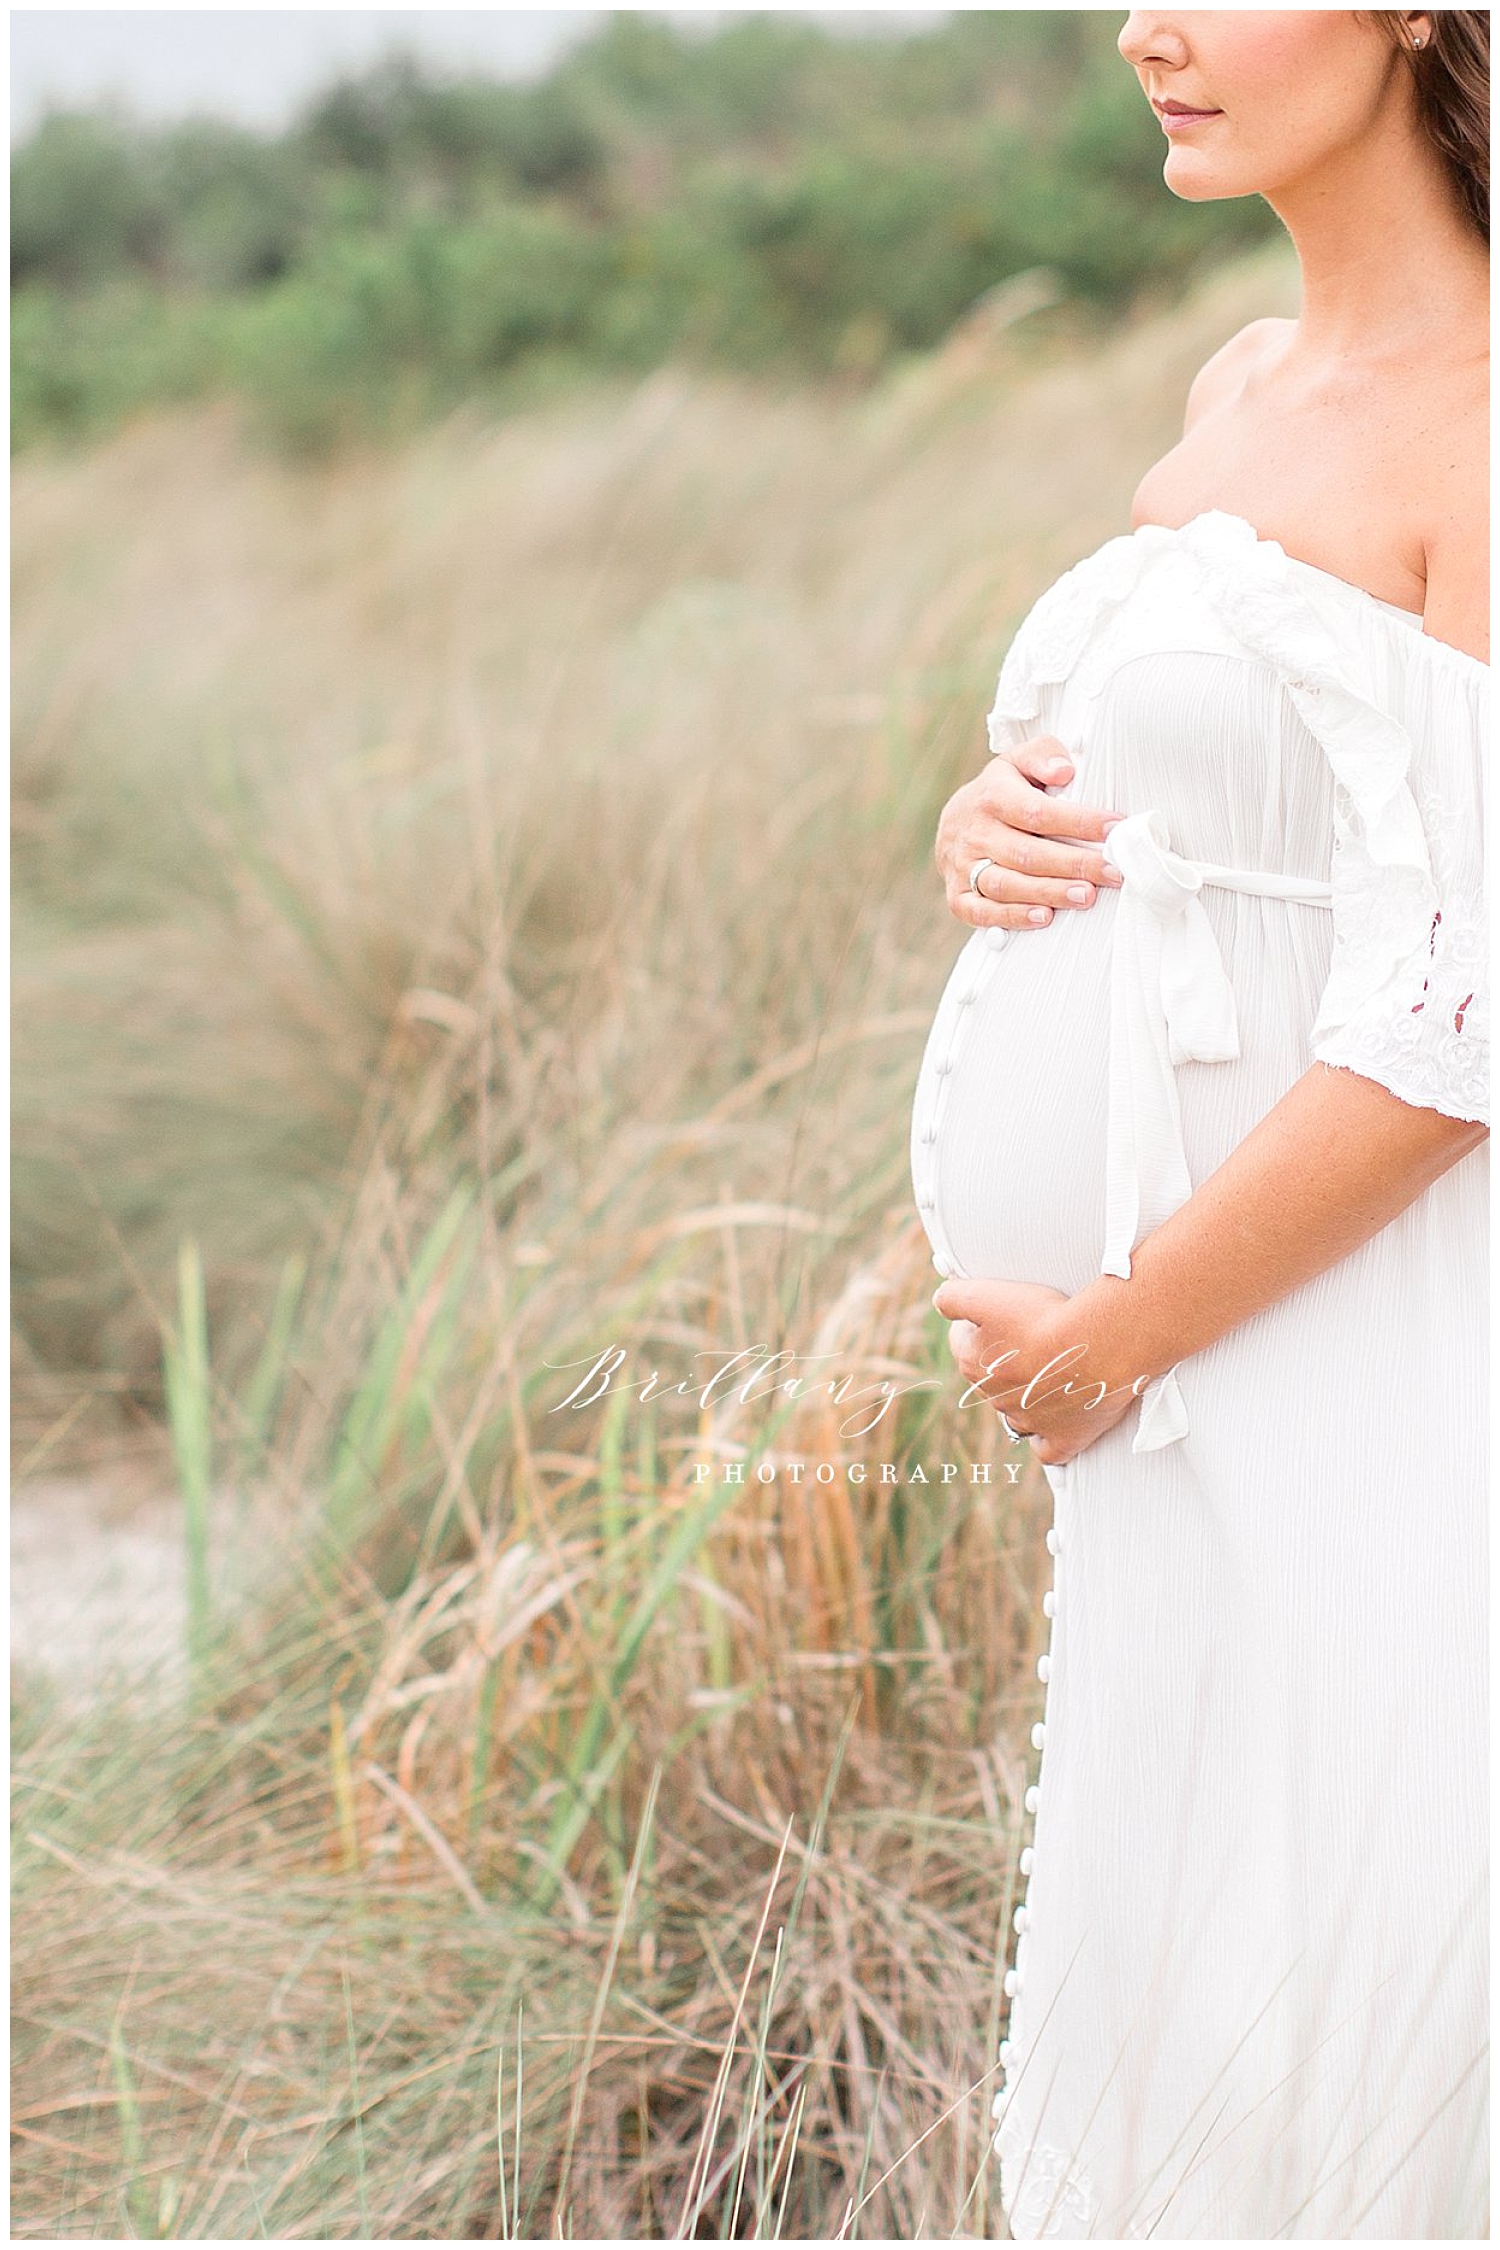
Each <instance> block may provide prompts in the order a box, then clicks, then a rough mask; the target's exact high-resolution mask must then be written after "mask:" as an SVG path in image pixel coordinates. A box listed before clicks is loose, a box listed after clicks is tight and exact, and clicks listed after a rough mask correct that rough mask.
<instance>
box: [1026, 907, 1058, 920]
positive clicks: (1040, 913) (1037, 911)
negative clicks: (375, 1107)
mask: <svg viewBox="0 0 1500 2250" xmlns="http://www.w3.org/2000/svg"><path fill="white" fill-rule="evenodd" d="M1026 919H1027V921H1028V922H1050V921H1051V919H1052V909H1051V907H1050V906H1033V907H1031V908H1030V909H1029V910H1028V912H1027V915H1026Z"/></svg>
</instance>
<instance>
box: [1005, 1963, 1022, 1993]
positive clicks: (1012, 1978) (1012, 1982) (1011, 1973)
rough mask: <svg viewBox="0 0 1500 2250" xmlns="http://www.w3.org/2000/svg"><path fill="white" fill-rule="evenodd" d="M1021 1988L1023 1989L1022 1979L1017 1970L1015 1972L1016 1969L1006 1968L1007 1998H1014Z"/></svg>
mask: <svg viewBox="0 0 1500 2250" xmlns="http://www.w3.org/2000/svg"><path fill="white" fill-rule="evenodd" d="M1020 1989H1021V1980H1020V1978H1019V1977H1018V1976H1017V1975H1016V1972H1015V1970H1014V1969H1007V1970H1006V1972H1005V1997H1006V1999H1007V2000H1014V1998H1015V1996H1016V1994H1017V1993H1018V1992H1019V1991H1020Z"/></svg>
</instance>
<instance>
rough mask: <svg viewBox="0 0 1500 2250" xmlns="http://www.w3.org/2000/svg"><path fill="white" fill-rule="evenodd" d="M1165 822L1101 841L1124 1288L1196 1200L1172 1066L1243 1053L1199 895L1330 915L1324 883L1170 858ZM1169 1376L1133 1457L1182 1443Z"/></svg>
mask: <svg viewBox="0 0 1500 2250" xmlns="http://www.w3.org/2000/svg"><path fill="white" fill-rule="evenodd" d="M1169 837H1170V831H1169V829H1168V826H1167V822H1166V818H1165V816H1164V815H1163V814H1162V813H1160V812H1157V811H1149V812H1141V813H1132V814H1131V815H1130V817H1129V818H1128V819H1126V820H1122V821H1119V822H1118V823H1117V824H1116V825H1115V826H1114V827H1113V828H1111V829H1110V831H1109V833H1108V834H1107V836H1106V837H1105V839H1104V844H1103V852H1104V857H1105V858H1106V859H1107V860H1108V861H1109V862H1110V864H1111V865H1112V866H1114V867H1117V868H1118V869H1119V871H1120V874H1121V876H1122V877H1123V878H1124V881H1123V885H1122V888H1121V890H1120V892H1119V895H1118V897H1117V899H1116V903H1115V927H1114V947H1113V954H1112V958H1111V962H1110V1030H1109V1129H1108V1148H1107V1155H1106V1164H1105V1199H1104V1257H1103V1260H1102V1263H1101V1267H1100V1270H1101V1272H1103V1273H1109V1274H1115V1275H1117V1276H1118V1277H1119V1278H1120V1279H1121V1280H1128V1279H1129V1277H1130V1253H1131V1251H1132V1249H1133V1248H1134V1247H1135V1245H1136V1244H1137V1243H1138V1242H1139V1241H1140V1239H1141V1237H1142V1235H1145V1234H1149V1233H1150V1232H1151V1231H1152V1229H1153V1228H1155V1227H1159V1226H1160V1225H1161V1224H1162V1222H1163V1220H1164V1219H1169V1218H1170V1217H1171V1215H1172V1213H1173V1212H1174V1211H1176V1210H1179V1209H1180V1208H1181V1207H1182V1205H1183V1204H1184V1203H1186V1201H1187V1200H1188V1197H1189V1196H1190V1195H1191V1194H1192V1192H1193V1183H1192V1180H1191V1178H1190V1177H1189V1174H1188V1166H1187V1155H1186V1152H1185V1150H1184V1148H1183V1144H1182V1112H1181V1108H1180V1106H1179V1103H1178V1096H1177V1078H1176V1067H1175V1066H1176V1065H1177V1064H1178V1063H1183V1062H1232V1061H1234V1059H1235V1057H1236V1056H1237V1055H1238V1054H1239V1051H1240V1034H1239V1019H1238V1016H1237V1014H1236V1010H1235V1004H1234V989H1233V987H1232V986H1231V984H1230V982H1229V978H1228V976H1227V975H1226V974H1225V970H1224V963H1223V960H1222V958H1221V956H1220V953H1219V948H1218V945H1217V943H1216V941H1215V938H1214V933H1213V929H1212V927H1211V925H1210V923H1209V919H1208V916H1207V914H1205V912H1204V910H1203V903H1202V901H1201V899H1200V898H1199V896H1198V893H1199V891H1200V890H1201V889H1202V888H1203V886H1204V885H1205V884H1211V885H1213V886H1215V887H1216V888H1219V889H1223V890H1233V891H1242V892H1246V893H1249V894H1252V895H1255V896H1259V897H1262V898H1286V899H1296V900H1299V901H1300V902H1302V903H1304V904H1306V905H1309V906H1324V907H1328V908H1329V909H1331V908H1332V905H1333V892H1332V890H1331V889H1330V887H1329V886H1328V884H1326V883H1316V882H1312V881H1310V880H1308V879H1307V878H1305V877H1303V876H1298V875H1272V874H1257V873H1252V872H1246V871H1244V870H1241V869H1239V868H1233V867H1217V866H1215V865H1214V864H1213V863H1212V862H1211V861H1208V860H1193V859H1185V858H1183V857H1182V855H1181V854H1180V853H1178V852H1174V851H1173V850H1172V849H1171V846H1170V842H1169ZM1187 1429H1188V1417H1187V1408H1186V1406H1185V1405H1184V1403H1183V1398H1182V1392H1181V1389H1180V1387H1179V1385H1178V1382H1177V1375H1176V1369H1175V1368H1168V1369H1167V1372H1166V1373H1165V1374H1164V1375H1159V1376H1157V1378H1156V1379H1155V1381H1153V1382H1151V1383H1149V1384H1148V1385H1147V1386H1146V1388H1145V1390H1144V1391H1143V1392H1142V1394H1141V1410H1140V1416H1139V1419H1138V1422H1137V1427H1136V1433H1135V1437H1134V1440H1133V1442H1132V1444H1131V1449H1130V1450H1131V1451H1132V1453H1153V1452H1155V1451H1156V1450H1157V1449H1158V1447H1160V1446H1164V1445H1172V1444H1174V1443H1175V1442H1176V1440H1177V1439H1178V1438H1181V1437H1183V1436H1185V1435H1186V1433H1187Z"/></svg>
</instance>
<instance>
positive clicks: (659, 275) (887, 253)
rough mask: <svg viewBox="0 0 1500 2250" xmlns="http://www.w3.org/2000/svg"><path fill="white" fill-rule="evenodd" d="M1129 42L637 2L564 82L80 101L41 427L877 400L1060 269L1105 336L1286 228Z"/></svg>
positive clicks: (990, 14) (979, 14)
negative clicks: (745, 399)
mask: <svg viewBox="0 0 1500 2250" xmlns="http://www.w3.org/2000/svg"><path fill="white" fill-rule="evenodd" d="M1117 29H1118V25H1117V21H1116V17H1115V15H1114V14H1113V13H1111V12H1109V11H1103V10H1082V11H1073V10H1059V11H1056V12H1048V11H1041V10H1032V9H1021V10H1003V9H1000V10H997V9H985V10H979V11H973V12H968V13H961V14H955V15H953V16H952V17H950V18H948V19H947V20H940V21H938V22H937V23H936V24H935V25H934V26H933V28H931V29H930V30H926V31H923V32H920V33H916V34H914V35H912V36H910V37H906V38H891V37H882V38H871V39H852V38H849V37H847V36H845V37H834V36H831V35H830V34H829V33H828V32H827V31H826V30H824V29H823V28H822V27H821V25H819V24H818V23H817V22H815V21H814V20H812V19H810V18H809V17H806V16H803V15H799V14H797V13H796V12H782V13H763V14H756V15H752V16H746V17H741V18H739V19H737V20H731V21H729V22H726V23H724V24H723V25H721V26H720V27H719V28H717V29H716V30H714V31H713V32H712V33H709V34H704V33H703V32H701V31H699V32H685V31H683V30H680V29H678V28H677V27H676V26H674V25H673V24H671V23H669V22H666V21H662V20H658V19H655V18H652V17H647V16H643V15H637V14H632V13H627V12H617V13H613V14H611V15H609V16H608V17H606V18H605V20H604V21H603V23H602V24H601V26H600V28H599V29H598V30H597V31H596V32H595V33H594V34H593V36H592V37H590V38H589V39H588V40H587V41H586V42H585V43H584V44H583V45H582V46H580V47H578V48H576V49H574V50H573V51H572V52H571V53H569V54H568V55H567V56H566V57H565V58H564V59H563V60H562V61H561V62H560V63H558V64H557V65H556V66H555V67H554V68H553V69H552V71H551V72H550V74H549V75H548V76H546V77H545V78H543V79H541V80H538V81H536V82H534V83H529V84H508V83H502V82H498V81H494V80H489V79H484V78H477V77H476V78H469V79H443V80H440V79H438V78H436V77H434V76H432V75H431V74H428V73H424V71H423V70H422V69H421V68H420V67H419V66H418V65H417V64H416V63H414V62H412V61H410V60H392V61H389V62H386V63H384V64H382V65H380V66H379V67H377V68H375V69H374V70H372V71H370V72H368V73H366V74H365V75H363V76H360V77H356V78H351V79H348V80H346V81H344V82H342V83H339V84H336V85H334V86H333V87H332V88H331V89H329V90H328V91H327V92H326V93H325V94H323V95H322V96H321V98H319V99H318V100H316V101H315V102H314V103H313V104H312V105H311V106H310V107H309V108H307V109H306V110H305V111H304V112H303V114H301V115H300V116H299V117H298V118H297V119H296V120H295V121H294V122H293V124H292V125H291V126H290V127H289V128H288V129H287V130H286V131H285V132H284V133H282V134H280V135H279V136H266V135H261V134H257V133H255V132H252V131H249V130H246V129H243V128H240V127H237V126H233V125H229V124H225V123H221V122H214V121H210V120H206V119H197V120H192V121H188V122H184V123H179V124H174V125H170V126H166V127H147V126H144V125H142V124H140V123H137V122H134V121H132V119H131V118H130V117H129V116H127V115H124V114H117V113H109V112H98V113H91V114H72V115H70V114H54V115H52V116H49V117H48V118H47V119H46V120H45V121H44V122H43V123H42V124H41V125H40V126H39V127H38V128H37V130H36V131H35V132H34V133H33V134H32V135H31V136H30V138H29V139H28V140H27V141H26V142H25V144H24V145H23V146H22V147H21V148H20V149H19V150H18V151H17V153H16V155H15V158H14V161H13V170H12V235H13V239H12V251H13V266H12V272H13V284H14V296H13V357H14V395H13V421H12V426H13V433H14V439H15V442H16V443H18V444H21V445H25V444H27V443H29V442H32V441H35V440H37V439H42V438H49V437H50V438H62V439H67V438H71V437H75V436H80V435H87V434H93V433H97V432H100V431H103V430H107V429H109V428H111V427H113V426H115V425H117V424H118V423H119V422H120V421H121V420H122V419H123V418H124V417H126V416H128V415H129V414H131V413H132V412H133V411H135V410H137V409H139V408H142V407H148V406H155V405H159V404H168V403H172V402H178V401H183V400H191V399H199V398H209V397H214V396H218V395H224V394H233V395H236V396H238V397H240V398H241V399H243V400H244V401H245V402H246V403H247V404H248V405H249V406H250V407H251V409H252V410H253V413H254V416H255V418H256V420H257V421H258V423H259V424H260V426H261V428H262V429H263V431H265V432H266V433H267V434H269V435H270V436H272V437H273V438H274V439H276V440H277V441H279V442H282V443H285V444H288V445H291V446H293V447H299V448H306V449H318V448H325V447H328V446H330V445H333V444H336V443H337V442H338V441H339V440H341V439H348V438H367V437H369V436H372V435H376V434H386V435H395V434H399V433H401V432H404V431H406V430H409V429H410V428H412V427H413V426H415V425H416V424H417V423H419V422H421V421H422V420H425V419H427V418H429V417H431V416H433V415H434V414H440V413H442V412H444V411H447V410H449V409H451V408H452V407H453V406H454V405H455V404H457V403H459V402H460V401H462V400H465V399H468V398H472V397H473V396H475V395H476V394H479V395H481V396H488V397H490V398H492V399H493V400H494V401H495V402H496V403H497V404H507V403H519V402H525V401H529V400H532V399H534V398H536V397H537V396H538V395H548V394H550V393H551V392H553V391H555V390H556V389H557V388H558V387H559V386H561V385H566V384H570V383H572V382H574V381H576V380H577V379H579V378H586V377H587V376H589V375H590V374H592V373H598V372H608V373H614V374H631V373H641V372H645V371H647V370H649V369H651V368H652V367H655V366H657V365H659V364H660V363H661V362H663V361H664V360H667V359H669V358H671V359H676V360H681V361H685V362H688V363H692V364H697V365H700V366H702V367H704V368H717V369H721V370H725V371H729V372H735V373H739V374H745V375H751V376H756V377H767V376H772V377H777V378H782V379H785V378H801V379H808V378H811V379H827V378H834V379H836V380H839V381H843V382H855V383H858V382H861V381H865V380H868V379H870V378H872V377H873V376H875V375H877V374H878V373H879V372H881V371H882V370H883V369H885V368H886V367H888V366H889V364H890V363H891V362H892V361H893V360H895V359H897V358H899V357H900V356H902V355H906V354H912V353H921V352H923V351H925V350H928V349H930V348H931V347H932V346H933V345H935V344H937V343H938V342H939V341H940V340H941V339H942V337H943V336H944V335H945V334H946V332H947V331H948V330H949V329H950V328H951V327H952V326H953V324H954V323H955V322H956V321H957V320H958V319H960V318H961V316H962V315H963V314H964V313H965V312H966V311H967V310H968V309H969V308H970V307H971V306H972V305H973V304H974V302H975V300H976V299H978V298H979V297H980V296H981V295H982V294H983V293H984V292H985V291H986V290H988V289H990V288H992V287H993V286H994V285H995V284H997V283H1002V282H1004V281H1005V280H1006V279H1007V278H1008V277H1009V276H1011V275H1014V274H1016V273H1019V272H1022V271H1025V270H1027V269H1032V268H1037V267H1041V268H1045V269H1047V270H1048V271H1049V272H1050V273H1052V274H1055V275H1056V276H1057V279H1058V282H1059V284H1060V289H1061V293H1062V294H1063V296H1064V297H1065V298H1066V299H1067V300H1069V302H1070V303H1071V305H1072V306H1073V308H1074V311H1075V314H1076V313H1077V312H1080V311H1081V312H1083V313H1085V314H1086V315H1092V316H1094V317H1098V318H1108V317H1109V316H1111V315H1115V314H1118V313H1119V312H1121V311H1122V310H1125V309H1127V308H1129V307H1132V306H1137V305H1139V304H1140V302H1141V300H1142V298H1143V297H1160V296H1161V295H1162V294H1163V293H1166V294H1171V293H1173V292H1175V291H1176V290H1178V289H1179V288H1180V287H1181V286H1182V285H1183V284H1184V283H1185V282H1186V281H1189V280H1191V279H1192V278H1193V277H1194V276H1195V275H1196V274H1198V273H1199V272H1201V270H1202V269H1203V268H1204V266H1205V265H1206V264H1210V263H1213V262H1214V261H1216V260H1217V259H1218V258H1219V257H1221V256H1222V255H1223V254H1224V253H1225V252H1226V251H1228V250H1232V249H1233V248H1235V247H1236V246H1248V245H1250V244H1251V243H1253V242H1255V241H1258V240H1260V239H1262V238H1264V237H1265V235H1266V234H1267V233H1268V232H1269V231H1271V230H1273V229H1274V225H1275V222H1274V220H1273V219H1272V217H1271V214H1270V213H1269V211H1268V210H1267V208H1266V206H1265V205H1264V204H1262V203H1261V202H1260V201H1259V199H1258V198H1250V199H1240V200H1236V201H1232V202H1226V203H1222V204H1214V205H1208V206H1199V207H1189V206H1186V205H1183V204H1181V203H1178V202H1176V201H1175V200H1174V199H1173V198H1172V197H1171V196H1170V195H1168V194H1166V193H1164V192H1163V189H1162V185H1161V138H1160V133H1159V130H1158V128H1157V126H1156V124H1155V122H1154V120H1153V119H1152V117H1151V115H1150V112H1149V110H1148V109H1147V107H1146V105H1145V103H1144V102H1143V101H1142V100H1141V97H1140V94H1139V91H1138V89H1137V88H1136V86H1135V84H1134V82H1133V80H1132V78H1131V75H1130V73H1129V72H1128V71H1126V70H1125V69H1124V68H1123V67H1122V65H1121V63H1120V60H1119V57H1118V55H1117V53H1116V52H1115V45H1114V41H1115V35H1116V31H1117Z"/></svg>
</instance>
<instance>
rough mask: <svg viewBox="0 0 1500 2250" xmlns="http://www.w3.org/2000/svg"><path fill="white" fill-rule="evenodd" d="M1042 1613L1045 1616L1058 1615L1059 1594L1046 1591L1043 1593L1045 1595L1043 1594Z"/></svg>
mask: <svg viewBox="0 0 1500 2250" xmlns="http://www.w3.org/2000/svg"><path fill="white" fill-rule="evenodd" d="M1042 1615H1043V1617H1055V1616H1056V1615H1057V1596H1056V1594H1054V1593H1051V1592H1048V1593H1045V1594H1043V1596H1042Z"/></svg>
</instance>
